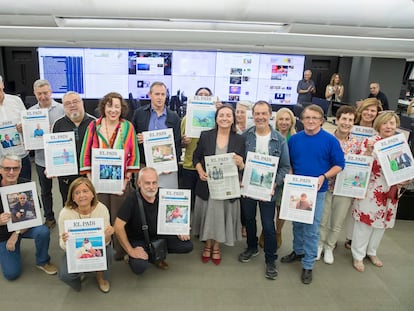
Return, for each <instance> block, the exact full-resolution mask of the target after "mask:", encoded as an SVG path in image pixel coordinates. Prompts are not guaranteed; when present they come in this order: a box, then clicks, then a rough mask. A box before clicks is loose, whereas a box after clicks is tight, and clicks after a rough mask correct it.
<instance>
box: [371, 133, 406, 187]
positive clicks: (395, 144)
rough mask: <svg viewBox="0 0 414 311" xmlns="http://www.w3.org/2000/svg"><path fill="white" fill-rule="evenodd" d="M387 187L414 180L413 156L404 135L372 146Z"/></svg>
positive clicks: (395, 136) (382, 140) (380, 141)
mask: <svg viewBox="0 0 414 311" xmlns="http://www.w3.org/2000/svg"><path fill="white" fill-rule="evenodd" d="M374 152H376V154H377V156H378V161H379V163H380V164H381V168H382V171H383V173H384V176H385V180H386V182H387V184H388V186H392V185H396V184H399V183H401V182H404V181H407V180H410V179H413V178H414V166H413V155H412V153H411V150H410V147H409V146H408V143H407V140H406V139H405V135H404V134H397V135H394V136H391V137H388V138H385V139H381V140H379V141H377V142H376V143H375V144H374Z"/></svg>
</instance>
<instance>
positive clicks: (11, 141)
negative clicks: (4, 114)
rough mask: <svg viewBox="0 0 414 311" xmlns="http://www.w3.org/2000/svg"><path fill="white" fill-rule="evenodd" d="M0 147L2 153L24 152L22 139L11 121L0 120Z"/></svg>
mask: <svg viewBox="0 0 414 311" xmlns="http://www.w3.org/2000/svg"><path fill="white" fill-rule="evenodd" d="M0 142H1V145H0V148H1V151H2V152H1V153H2V154H22V153H24V150H25V149H24V146H23V139H22V136H21V135H20V133H19V132H18V131H17V129H16V124H15V123H12V121H4V122H0Z"/></svg>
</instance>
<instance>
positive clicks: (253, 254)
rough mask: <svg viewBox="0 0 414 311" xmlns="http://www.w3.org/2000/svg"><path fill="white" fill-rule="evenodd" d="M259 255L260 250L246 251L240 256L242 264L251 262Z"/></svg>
mask: <svg viewBox="0 0 414 311" xmlns="http://www.w3.org/2000/svg"><path fill="white" fill-rule="evenodd" d="M257 255H259V250H258V249H248V248H247V249H246V250H245V251H244V252H243V253H241V254H240V255H239V261H240V262H249V261H250V260H251V259H252V258H253V257H256V256H257Z"/></svg>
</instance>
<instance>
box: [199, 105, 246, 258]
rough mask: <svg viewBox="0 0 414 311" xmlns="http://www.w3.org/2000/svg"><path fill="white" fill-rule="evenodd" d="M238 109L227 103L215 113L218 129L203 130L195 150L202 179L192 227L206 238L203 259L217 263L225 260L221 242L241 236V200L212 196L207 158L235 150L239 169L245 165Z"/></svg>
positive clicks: (200, 179)
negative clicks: (238, 123) (237, 116)
mask: <svg viewBox="0 0 414 311" xmlns="http://www.w3.org/2000/svg"><path fill="white" fill-rule="evenodd" d="M235 120H236V116H235V112H234V109H233V107H231V106H228V105H223V106H221V107H220V108H218V109H217V111H216V114H215V124H216V125H215V128H214V129H212V130H209V131H204V132H202V133H201V136H200V140H199V141H198V144H197V148H196V150H195V151H194V156H193V164H194V166H195V168H196V170H197V173H198V176H199V179H198V181H197V185H196V190H195V193H196V199H195V207H194V222H193V225H192V230H193V233H194V234H195V235H199V236H200V241H205V246H204V250H203V253H202V256H201V259H202V262H204V263H207V262H208V261H210V259H211V260H212V262H213V263H214V264H215V265H219V264H220V262H221V253H220V244H219V243H224V244H226V245H229V246H233V245H234V241H237V240H240V239H241V225H240V200H239V199H233V200H214V199H212V198H210V195H209V190H208V185H207V179H208V178H210V177H211V176H208V175H207V173H206V168H205V162H204V157H205V156H210V155H217V154H225V153H230V152H233V153H234V160H235V163H236V165H237V167H238V169H239V170H242V169H243V168H244V163H243V155H244V152H245V145H244V138H243V137H242V136H241V135H239V134H237V133H236V125H235Z"/></svg>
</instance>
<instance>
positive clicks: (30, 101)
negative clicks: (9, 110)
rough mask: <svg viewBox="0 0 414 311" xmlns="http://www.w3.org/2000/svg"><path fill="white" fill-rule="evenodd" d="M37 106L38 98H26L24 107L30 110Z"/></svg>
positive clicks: (31, 96)
mask: <svg viewBox="0 0 414 311" xmlns="http://www.w3.org/2000/svg"><path fill="white" fill-rule="evenodd" d="M36 104H37V99H36V96H33V95H30V96H26V97H25V98H24V105H25V106H26V109H29V108H30V107H32V106H33V105H36Z"/></svg>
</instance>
